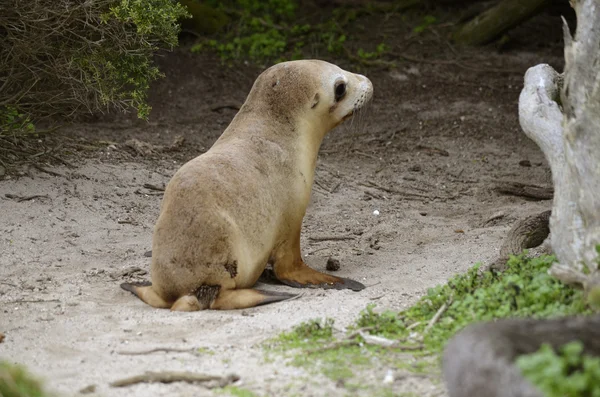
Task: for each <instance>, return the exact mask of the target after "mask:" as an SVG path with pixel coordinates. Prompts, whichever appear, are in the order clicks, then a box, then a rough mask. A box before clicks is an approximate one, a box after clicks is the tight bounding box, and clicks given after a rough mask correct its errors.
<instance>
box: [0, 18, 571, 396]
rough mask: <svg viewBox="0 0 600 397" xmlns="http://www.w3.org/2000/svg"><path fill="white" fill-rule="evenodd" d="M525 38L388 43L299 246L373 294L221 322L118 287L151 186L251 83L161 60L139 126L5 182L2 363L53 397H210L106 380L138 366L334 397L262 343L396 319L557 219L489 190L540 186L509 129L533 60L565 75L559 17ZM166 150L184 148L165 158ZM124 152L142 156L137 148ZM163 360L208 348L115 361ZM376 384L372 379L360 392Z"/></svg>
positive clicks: (319, 294) (245, 75)
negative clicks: (519, 232) (90, 391)
mask: <svg viewBox="0 0 600 397" xmlns="http://www.w3.org/2000/svg"><path fill="white" fill-rule="evenodd" d="M384 28H385V26H382V27H381V29H384ZM520 29H522V30H523V32H525V34H524V35H523V37H527V40H528V41H525V39H523V41H519V40H515V41H514V42H513V43H512V45H511V47H510V48H507V49H503V50H502V51H498V50H497V49H496V48H494V47H493V46H491V47H486V48H483V49H471V50H457V49H451V48H449V47H448V46H447V45H446V43H445V42H443V40H442V41H439V42H438V43H437V44H435V43H434V44H432V43H433V42H429V43H420V44H423V45H422V46H419V45H414V46H410V48H408V47H407V46H406V45H405V43H406V32H404V31H401V32H399V34H398V35H397V43H394V44H393V48H397V49H398V50H397V52H398V54H400V55H407V56H410V57H412V58H413V59H412V60H407V59H404V58H401V57H400V55H399V56H398V57H397V59H396V60H397V68H395V69H382V68H376V67H375V68H371V69H367V70H363V71H362V72H363V73H366V74H367V75H368V77H370V78H371V80H372V81H373V84H374V88H375V94H374V100H373V102H372V104H371V106H370V107H369V110H368V113H367V114H366V115H364V117H362V118H361V120H358V119H356V118H355V119H353V120H352V121H348V122H347V123H346V124H345V125H343V126H341V127H339V128H338V129H336V130H335V131H333V132H332V133H331V134H330V135H328V136H327V137H326V139H325V141H324V143H323V145H322V148H321V152H320V156H319V161H318V166H317V171H316V180H315V185H314V187H313V194H312V201H311V204H310V206H309V208H308V211H307V215H306V218H305V221H304V227H303V233H302V249H303V254H304V256H305V258H306V260H307V262H308V263H309V264H310V265H312V266H314V267H315V268H317V269H320V270H324V268H325V263H326V261H327V259H328V258H329V257H333V258H335V259H338V260H339V261H340V262H341V269H340V270H339V271H338V272H337V274H338V275H340V276H343V277H349V278H353V279H356V280H359V281H361V282H363V283H364V284H366V285H367V286H368V288H366V289H365V290H363V291H361V292H352V291H335V290H327V291H325V290H303V291H302V292H303V293H304V295H303V296H302V297H301V298H300V299H296V300H293V301H289V302H283V303H278V304H273V305H267V306H262V307H258V308H254V309H249V310H243V311H230V312H218V311H203V312H196V313H171V312H169V311H166V310H156V309H152V308H150V307H149V306H146V305H144V304H143V303H142V302H140V301H139V300H137V299H135V298H134V297H133V296H131V295H130V294H129V293H126V292H125V291H123V290H121V289H120V288H119V284H120V283H121V282H123V281H124V280H147V279H149V274H148V270H149V263H150V261H149V258H147V257H145V256H144V253H145V252H146V251H148V250H149V249H150V248H151V237H152V228H153V225H154V222H155V220H156V218H157V216H158V210H159V205H160V200H161V192H160V191H156V190H153V189H148V188H146V187H144V185H145V184H152V185H155V186H162V185H164V184H166V183H167V182H168V181H169V178H170V177H171V176H172V175H173V173H174V172H175V171H176V170H177V169H178V167H180V166H181V165H182V164H183V162H185V161H187V160H188V159H190V158H192V157H194V156H196V155H198V154H200V153H202V152H204V151H205V150H207V149H208V148H209V147H210V146H211V144H212V142H214V140H215V139H216V138H217V137H218V136H219V135H220V133H221V132H222V131H223V130H224V129H225V127H226V126H227V124H228V123H229V121H230V120H231V118H232V117H233V115H234V114H235V110H232V109H231V108H227V107H225V108H220V109H216V108H219V107H223V106H226V105H234V106H239V105H240V104H241V103H242V102H243V100H244V98H245V96H246V94H247V93H248V91H249V89H250V87H251V84H252V82H253V81H254V79H255V78H256V76H257V74H258V73H259V72H260V68H254V67H250V66H246V67H236V68H231V69H230V68H226V67H223V66H221V65H220V63H219V61H218V60H217V59H216V58H214V57H213V56H211V55H198V54H191V53H190V52H189V51H187V49H186V48H181V49H179V50H177V51H175V52H174V53H171V54H168V55H166V56H165V57H164V58H162V59H160V61H159V63H160V65H161V67H162V69H163V71H164V72H165V73H166V78H165V79H163V80H161V81H160V82H158V83H157V84H156V85H155V86H154V87H153V89H152V95H151V103H152V105H153V114H152V117H151V120H150V122H149V123H146V122H143V121H138V120H136V119H135V118H134V117H128V116H110V117H103V118H97V119H95V120H89V121H86V122H80V123H78V124H76V125H74V126H71V127H69V128H66V129H64V130H63V131H61V132H60V134H62V135H61V139H64V141H65V142H68V143H69V144H68V145H67V146H68V147H69V148H70V150H71V152H70V153H65V154H64V156H63V159H64V160H66V162H68V163H71V164H72V165H73V166H74V167H73V166H67V165H57V164H47V165H43V167H42V168H43V169H44V170H48V171H51V173H52V174H49V173H47V172H43V171H40V170H39V169H36V168H29V169H26V170H24V172H23V174H22V175H21V176H14V175H12V176H5V177H4V179H3V180H0V217H1V223H0V232H1V234H0V252H1V256H0V305H1V306H0V307H1V309H0V332H2V333H4V334H5V335H6V339H5V341H4V343H2V344H0V357H1V358H3V359H8V360H10V361H13V362H17V363H22V364H25V365H27V366H28V367H29V368H30V369H31V370H32V371H33V372H34V373H36V374H38V375H40V376H41V377H42V378H43V379H45V380H46V382H47V384H48V386H49V388H50V389H51V390H54V391H57V392H59V393H61V395H63V396H69V395H78V392H79V390H81V389H82V388H85V387H87V386H89V385H95V386H96V394H98V395H102V396H167V395H168V396H192V395H193V396H212V395H216V393H217V392H216V391H214V390H210V389H206V388H203V387H201V386H197V385H188V384H184V383H174V384H142V385H137V386H131V387H126V388H112V387H110V386H109V383H110V382H112V381H114V380H116V379H119V378H122V377H126V376H131V375H137V374H140V373H143V372H145V371H149V370H172V371H193V372H201V373H208V374H215V375H223V374H228V373H235V374H237V375H239V376H240V377H241V380H240V381H239V383H238V385H239V386H240V387H243V388H246V389H249V390H252V391H253V392H255V393H256V394H257V395H261V396H288V395H302V396H325V395H346V393H347V391H346V390H344V388H343V385H340V384H337V383H336V382H335V381H332V380H330V379H328V378H326V377H324V376H314V375H310V374H308V373H307V372H306V371H304V370H302V369H299V368H295V367H292V366H288V365H285V364H286V363H285V361H284V360H283V359H274V360H273V361H268V360H265V358H264V353H263V349H262V347H261V346H260V344H261V342H263V341H265V340H267V339H269V338H271V337H274V336H276V335H277V334H279V333H281V332H282V331H287V330H290V328H291V327H292V326H294V325H296V324H299V323H300V322H303V321H306V320H309V319H314V318H319V317H320V318H324V317H330V318H333V319H335V327H336V329H337V330H343V329H344V327H345V326H347V325H348V324H350V323H352V322H353V321H354V320H355V319H356V318H357V315H358V313H359V312H360V310H362V309H364V308H365V307H366V306H367V304H370V303H376V305H377V310H384V309H392V310H399V309H403V308H406V307H407V306H408V305H410V304H412V303H414V302H415V301H416V300H417V299H418V298H419V297H420V296H422V295H423V294H424V293H425V292H426V290H427V288H429V287H433V286H435V285H437V284H440V283H443V282H444V281H446V280H447V279H448V278H449V277H451V276H453V275H455V274H457V273H460V272H464V271H465V270H466V269H467V268H469V267H470V266H472V265H473V264H474V263H476V262H489V261H491V260H493V259H495V258H496V256H497V254H498V250H499V247H500V245H501V242H502V239H503V237H504V236H505V234H506V232H507V230H508V229H509V228H510V226H511V225H512V224H513V223H514V222H515V220H517V219H519V218H521V217H523V216H526V215H528V214H531V213H534V212H537V211H541V210H544V209H548V208H549V207H550V202H549V201H531V200H526V199H524V198H523V197H515V196H510V195H503V194H500V193H498V192H497V191H496V190H494V188H495V187H496V186H497V184H498V183H499V182H502V181H517V182H523V183H531V184H536V185H540V186H550V184H551V179H550V172H549V168H548V166H547V165H546V162H545V160H544V157H543V155H542V153H541V152H540V151H539V150H538V148H537V147H536V145H535V144H534V143H533V142H531V141H530V140H528V139H527V138H526V137H525V135H524V134H523V133H522V132H521V130H520V128H519V124H518V113H517V101H518V96H519V93H520V89H521V87H522V79H523V74H524V72H525V70H526V69H527V68H528V67H529V66H533V65H535V64H538V63H550V64H551V65H553V66H555V67H557V68H558V69H559V70H561V68H562V60H561V59H562V49H561V43H560V20H559V19H558V18H557V17H556V16H547V15H546V16H543V17H538V18H536V19H534V20H532V21H530V22H528V23H527V24H526V25H525V26H523V27H522V28H520ZM523 32H521V33H523ZM416 41H417V44H419V43H418V42H419V40H418V39H417V40H416ZM425 44H427V45H426V46H425ZM400 48H404V50H400ZM424 48H426V49H424ZM315 56H319V54H315ZM334 61H336V60H334ZM338 64H340V66H342V67H346V66H347V64H345V63H344V61H339V62H338ZM177 136H182V137H184V138H185V142H184V144H183V145H182V146H179V147H174V148H173V150H160V147H159V146H158V145H167V146H168V145H170V144H172V143H173V142H174V141H175V139H176V137H177ZM130 139H137V140H139V141H141V142H145V143H148V144H151V145H155V146H154V149H155V150H154V152H153V153H146V154H144V155H142V154H140V153H137V152H135V150H133V149H131V148H130V147H129V146H128V145H127V144H126V142H127V141H128V140H130ZM31 196H38V197H35V198H31ZM19 198H21V199H24V200H20V199H19ZM340 237H342V238H343V239H339V238H340ZM275 288H276V289H277V290H280V291H292V290H294V289H293V288H290V287H285V286H277V287H275ZM158 347H168V348H193V347H198V348H203V349H202V352H203V353H201V354H189V353H181V352H179V353H177V352H167V353H164V352H158V353H155V354H146V355H126V354H123V353H124V352H131V351H141V350H148V349H152V348H158ZM387 370H388V368H386V367H385V366H384V365H381V366H374V367H373V368H372V369H371V370H370V371H371V373H370V375H369V376H370V377H371V378H372V382H373V384H378V383H381V382H382V381H383V378H384V376H385V374H386V372H387ZM396 375H400V374H399V373H398V372H396ZM393 390H394V393H395V394H396V395H400V394H401V393H414V395H419V396H441V395H444V390H443V386H441V385H440V383H439V380H433V381H432V380H430V379H426V378H421V377H412V376H410V375H406V374H402V376H396V381H395V382H394V384H393ZM365 395H370V394H369V393H367V394H365Z"/></svg>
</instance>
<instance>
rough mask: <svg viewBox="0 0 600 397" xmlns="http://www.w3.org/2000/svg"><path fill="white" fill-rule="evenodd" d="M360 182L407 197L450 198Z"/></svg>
mask: <svg viewBox="0 0 600 397" xmlns="http://www.w3.org/2000/svg"><path fill="white" fill-rule="evenodd" d="M358 184H359V185H361V186H364V187H371V188H373V187H374V188H376V189H379V190H383V191H384V192H387V193H395V194H400V195H402V196H405V197H406V198H409V197H410V198H412V197H414V198H426V199H434V198H448V197H438V196H427V195H425V194H419V193H411V192H403V191H400V190H397V189H391V188H387V187H385V186H381V185H378V184H377V183H375V182H371V181H369V182H368V183H361V182H359V183H358Z"/></svg>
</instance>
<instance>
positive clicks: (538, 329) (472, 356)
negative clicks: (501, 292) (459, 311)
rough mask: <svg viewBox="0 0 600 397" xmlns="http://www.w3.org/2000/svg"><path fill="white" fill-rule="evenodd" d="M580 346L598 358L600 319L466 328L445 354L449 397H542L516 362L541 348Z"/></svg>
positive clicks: (513, 322)
mask: <svg viewBox="0 0 600 397" xmlns="http://www.w3.org/2000/svg"><path fill="white" fill-rule="evenodd" d="M575 340H579V341H581V342H582V343H583V351H584V353H586V354H589V355H592V356H600V314H596V315H593V316H568V317H563V318H557V319H551V320H533V319H507V320H499V321H496V322H489V323H482V324H475V325H471V326H468V327H467V328H465V329H464V330H463V331H460V332H459V333H458V334H457V335H456V336H454V337H453V338H452V339H451V340H450V342H448V345H447V346H446V348H445V350H444V357H443V360H442V365H443V372H444V381H445V383H446V387H447V389H448V394H449V396H450V397H471V396H485V397H543V394H542V393H541V392H540V391H539V390H537V389H536V388H535V387H534V386H533V385H532V384H530V383H529V382H528V381H527V380H525V379H524V378H523V376H522V375H521V371H520V370H519V369H518V368H517V367H516V365H515V364H514V361H515V360H516V358H517V357H518V356H521V355H523V354H530V353H534V352H536V351H537V350H538V349H539V348H540V347H541V345H542V344H543V343H548V344H549V345H551V346H552V348H554V349H555V350H556V349H557V348H559V347H560V346H563V345H565V344H567V343H569V342H572V341H575Z"/></svg>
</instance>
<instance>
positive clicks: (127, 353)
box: [117, 347, 197, 356]
mask: <svg viewBox="0 0 600 397" xmlns="http://www.w3.org/2000/svg"><path fill="white" fill-rule="evenodd" d="M196 351H197V348H195V347H192V348H188V349H178V348H176V347H157V348H155V349H150V350H141V351H118V352H117V354H122V355H124V356H141V355H144V354H152V353H157V352H165V353H192V354H194V353H195V352H196Z"/></svg>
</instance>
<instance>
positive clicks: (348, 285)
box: [274, 264, 365, 291]
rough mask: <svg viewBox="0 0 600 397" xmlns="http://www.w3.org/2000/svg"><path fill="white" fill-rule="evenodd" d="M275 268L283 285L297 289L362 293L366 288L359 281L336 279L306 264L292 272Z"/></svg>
mask: <svg viewBox="0 0 600 397" xmlns="http://www.w3.org/2000/svg"><path fill="white" fill-rule="evenodd" d="M277 270H278V269H277V267H276V268H275V272H274V274H275V277H276V278H277V279H278V280H279V281H280V282H281V283H283V284H285V285H289V286H290V287H296V288H323V289H337V290H342V289H350V290H352V291H361V290H363V289H365V286H364V285H363V284H362V283H359V282H358V281H354V280H351V279H349V278H342V277H336V276H332V275H329V274H325V273H321V272H319V271H316V270H314V269H312V268H310V267H308V266H307V265H305V264H302V265H301V266H297V267H295V268H294V269H292V270H291V271H286V270H285V269H284V270H283V271H282V270H281V269H279V272H278V271H277Z"/></svg>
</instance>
